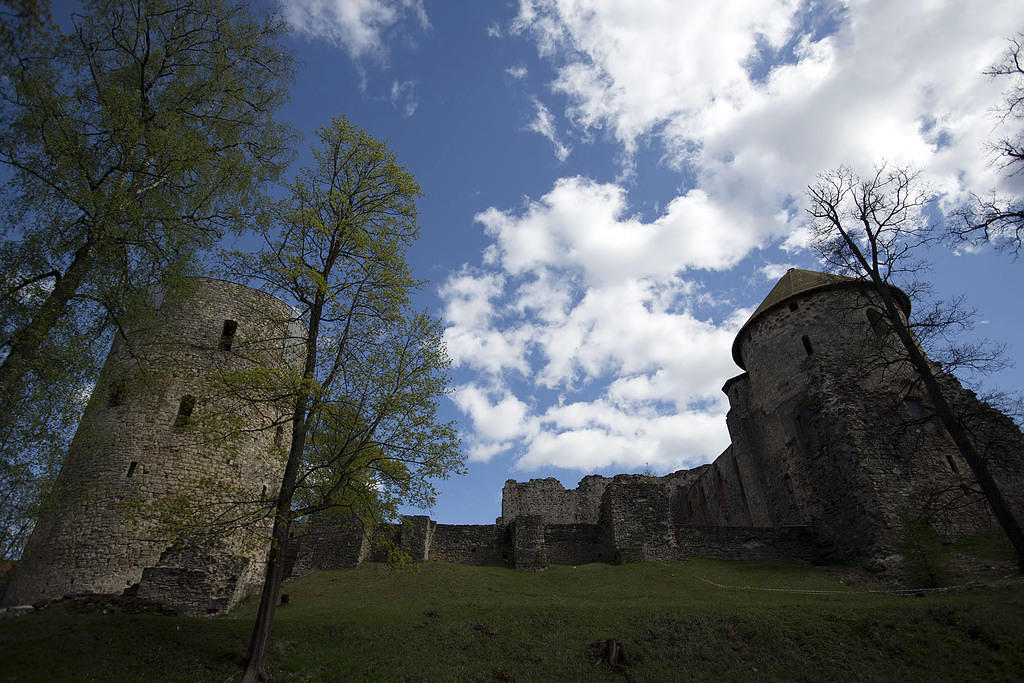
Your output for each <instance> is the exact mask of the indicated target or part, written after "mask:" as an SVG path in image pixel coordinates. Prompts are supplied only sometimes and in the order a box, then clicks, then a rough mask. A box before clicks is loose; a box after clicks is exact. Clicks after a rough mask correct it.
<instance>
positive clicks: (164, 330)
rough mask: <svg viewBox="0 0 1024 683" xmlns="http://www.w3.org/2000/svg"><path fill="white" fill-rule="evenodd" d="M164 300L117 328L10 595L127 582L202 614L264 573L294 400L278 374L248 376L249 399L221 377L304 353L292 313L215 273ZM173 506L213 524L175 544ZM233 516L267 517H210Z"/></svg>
mask: <svg viewBox="0 0 1024 683" xmlns="http://www.w3.org/2000/svg"><path fill="white" fill-rule="evenodd" d="M154 303H155V304H156V305H157V310H156V312H155V315H153V316H152V320H150V321H149V322H148V323H145V324H142V325H140V327H139V328H138V329H134V330H130V331H128V332H127V335H126V337H122V336H118V337H117V338H115V340H114V342H113V345H112V347H111V350H110V354H109V356H108V358H107V361H106V364H105V366H104V368H103V370H102V372H101V375H100V378H99V380H98V382H97V384H96V387H95V389H94V390H93V393H92V397H91V398H90V400H89V404H88V406H87V408H86V411H85V415H84V417H83V419H82V422H81V424H80V426H79V428H78V431H77V433H76V435H75V438H74V440H73V443H72V445H71V448H70V450H69V452H68V454H67V457H66V459H65V462H64V465H63V468H62V469H61V472H60V475H59V477H58V480H57V484H56V495H55V496H54V498H55V502H56V504H55V505H54V506H51V508H49V509H48V511H47V512H46V513H44V514H43V515H42V517H41V518H40V519H39V520H38V521H37V523H36V526H35V529H34V531H33V533H32V536H31V538H30V540H29V543H28V546H27V548H26V549H25V552H24V554H23V556H22V559H21V561H20V562H19V563H18V566H17V568H16V569H15V571H14V574H13V576H12V580H11V583H10V584H9V586H8V589H7V591H6V594H5V596H4V602H5V603H6V604H25V603H31V602H36V601H39V600H42V599H50V598H60V597H62V596H64V595H65V594H69V593H98V594H120V593H121V592H122V591H125V590H126V589H131V590H132V591H133V592H137V593H138V594H139V596H140V597H145V598H146V599H150V600H153V601H157V602H162V603H164V604H166V605H168V606H170V607H172V608H174V609H176V610H178V611H179V612H181V613H189V614H206V613H214V612H221V611H224V610H226V609H227V608H229V607H230V606H231V605H233V604H234V603H235V602H237V601H238V600H239V599H240V598H241V597H243V596H244V595H245V593H246V591H247V590H248V589H249V588H250V587H252V586H254V585H258V583H259V582H260V581H261V580H262V576H263V567H264V563H265V557H266V550H267V540H266V538H267V536H268V535H269V534H268V533H267V529H266V528H264V527H265V526H266V524H267V522H266V521H265V520H266V519H267V517H266V515H265V513H266V511H268V510H269V506H270V505H271V501H273V500H274V499H275V496H276V494H277V487H278V486H280V480H281V475H282V472H283V468H284V451H283V448H282V445H286V444H287V443H288V442H289V441H290V438H291V434H290V429H291V428H290V424H289V421H288V420H287V419H285V416H286V415H287V412H286V408H287V406H282V405H277V404H274V403H273V402H272V401H270V399H265V398H264V395H263V394H265V393H267V391H268V389H269V388H266V389H263V390H259V389H255V390H254V389H252V387H249V388H248V389H249V393H250V394H251V395H250V396H249V398H250V399H251V400H250V401H246V402H242V401H239V400H238V399H236V398H234V397H233V396H232V395H231V394H232V391H231V387H229V386H227V385H226V384H225V381H226V380H224V379H223V378H225V377H229V376H230V373H244V372H247V371H251V370H254V369H275V368H277V369H281V370H287V369H288V368H289V366H291V367H296V366H298V367H301V361H302V354H301V346H296V344H295V341H296V334H295V332H296V330H295V327H294V325H295V324H296V323H295V321H294V320H293V318H294V316H295V314H294V312H293V310H292V309H291V307H289V306H288V305H286V304H285V303H284V302H282V301H280V300H279V299H277V298H275V297H273V296H270V295H268V294H265V293H263V292H260V291H257V290H254V289H250V288H248V287H244V286H241V285H237V284H233V283H230V282H225V281H222V280H213V279H205V278H200V279H196V280H194V281H192V282H191V283H189V284H187V285H186V286H185V287H184V291H182V292H179V293H176V294H173V295H166V294H164V293H162V292H158V293H156V294H155V301H154ZM261 391H262V393H261ZM274 393H279V392H274ZM228 435H230V436H228ZM172 511H173V512H174V514H178V515H181V516H182V518H183V520H184V522H185V523H191V524H192V525H195V526H197V529H196V530H195V531H200V530H202V527H203V526H204V524H203V522H204V520H205V521H209V522H210V523H209V525H208V528H211V529H219V530H218V531H217V533H216V536H217V538H216V539H215V540H214V541H209V539H206V540H201V541H200V540H196V541H195V542H194V543H198V544H199V545H198V546H195V547H189V539H188V536H187V535H186V537H184V538H182V539H181V540H182V541H183V542H184V544H185V545H181V544H179V546H177V547H171V543H170V541H169V540H168V539H167V537H166V536H165V535H162V534H163V533H164V531H163V529H164V528H165V527H162V526H161V525H159V524H158V523H157V522H155V521H154V518H156V517H159V516H165V515H166V514H167V513H170V512H172ZM234 518H237V519H238V520H239V521H240V522H245V521H246V520H252V519H257V520H260V519H262V520H264V521H257V522H255V523H254V524H244V523H240V524H238V525H236V526H234V527H223V528H219V527H216V526H214V525H213V522H212V520H214V519H218V520H220V521H221V522H223V521H224V520H229V519H234ZM246 527H247V528H246ZM193 535H194V534H193Z"/></svg>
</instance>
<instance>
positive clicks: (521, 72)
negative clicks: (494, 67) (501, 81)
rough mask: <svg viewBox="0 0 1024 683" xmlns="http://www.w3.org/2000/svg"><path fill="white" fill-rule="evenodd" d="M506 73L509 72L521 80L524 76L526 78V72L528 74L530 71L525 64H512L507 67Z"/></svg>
mask: <svg viewBox="0 0 1024 683" xmlns="http://www.w3.org/2000/svg"><path fill="white" fill-rule="evenodd" d="M505 73H507V74H508V75H509V76H511V77H512V78H514V79H516V80H517V81H521V80H523V79H524V78H526V74H528V73H529V71H528V70H527V69H526V67H525V66H523V65H522V64H519V65H517V66H510V67H509V68H507V69H505Z"/></svg>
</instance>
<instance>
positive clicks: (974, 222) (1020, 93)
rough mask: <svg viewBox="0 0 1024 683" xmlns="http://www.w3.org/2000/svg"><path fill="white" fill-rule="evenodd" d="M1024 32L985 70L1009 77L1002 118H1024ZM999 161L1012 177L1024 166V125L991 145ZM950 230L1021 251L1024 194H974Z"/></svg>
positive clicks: (962, 236)
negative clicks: (1022, 195)
mask: <svg viewBox="0 0 1024 683" xmlns="http://www.w3.org/2000/svg"><path fill="white" fill-rule="evenodd" d="M1022 52H1024V33H1020V34H1017V37H1016V38H1011V39H1010V46H1009V47H1008V48H1007V50H1006V52H1005V53H1003V57H1002V59H1000V61H998V62H996V63H995V64H993V65H992V66H991V67H989V68H988V69H987V70H986V71H985V75H987V76H990V77H993V78H997V77H1006V78H1008V79H1010V86H1009V87H1008V88H1007V90H1006V91H1005V93H1004V96H1003V106H1002V107H1001V109H1000V110H999V115H1000V119H1001V121H1002V122H1003V123H1004V124H1006V123H1010V124H1013V123H1015V122H1016V123H1019V122H1022V121H1024V54H1022ZM991 151H992V154H993V156H994V158H995V160H996V162H997V163H998V164H999V165H1000V166H1001V167H1002V168H1003V169H1004V170H1005V171H1006V173H1007V175H1008V176H1010V177H1014V176H1017V175H1018V174H1019V173H1020V172H1021V171H1022V170H1024V127H1021V126H1018V127H1017V128H1016V129H1015V130H1012V131H1011V132H1009V133H1008V134H1007V135H1004V136H1003V137H1001V138H1000V139H999V140H998V141H997V142H995V143H994V144H993V145H992V150H991ZM949 229H950V232H951V233H952V235H953V236H954V237H955V238H956V239H958V240H965V241H971V242H987V243H991V244H994V245H996V246H997V247H999V248H1001V249H1007V250H1009V251H1012V252H1013V253H1014V254H1017V255H1019V254H1020V250H1021V240H1022V239H1024V198H1022V197H1021V196H1019V195H1018V196H1015V197H1014V196H1011V197H1006V196H1000V195H999V194H997V193H996V192H992V193H990V194H988V195H987V196H980V195H977V194H974V195H971V198H970V200H969V201H967V202H966V203H964V204H963V205H962V206H959V207H957V208H956V209H955V210H954V211H953V220H952V221H951V223H950V228H949Z"/></svg>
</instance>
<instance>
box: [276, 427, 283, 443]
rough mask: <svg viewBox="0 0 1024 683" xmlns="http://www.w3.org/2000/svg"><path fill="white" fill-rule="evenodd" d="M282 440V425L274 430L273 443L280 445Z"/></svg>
mask: <svg viewBox="0 0 1024 683" xmlns="http://www.w3.org/2000/svg"><path fill="white" fill-rule="evenodd" d="M282 441H284V427H278V428H277V429H275V430H274V445H275V446H280V445H281V442H282Z"/></svg>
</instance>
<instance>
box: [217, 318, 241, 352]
mask: <svg viewBox="0 0 1024 683" xmlns="http://www.w3.org/2000/svg"><path fill="white" fill-rule="evenodd" d="M237 329H238V323H237V322H235V321H234V320H225V321H224V331H223V332H221V333H220V350H221V351H230V350H231V342H233V341H234V340H235V331H236V330H237Z"/></svg>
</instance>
